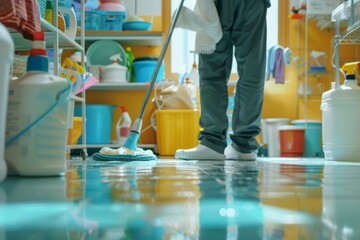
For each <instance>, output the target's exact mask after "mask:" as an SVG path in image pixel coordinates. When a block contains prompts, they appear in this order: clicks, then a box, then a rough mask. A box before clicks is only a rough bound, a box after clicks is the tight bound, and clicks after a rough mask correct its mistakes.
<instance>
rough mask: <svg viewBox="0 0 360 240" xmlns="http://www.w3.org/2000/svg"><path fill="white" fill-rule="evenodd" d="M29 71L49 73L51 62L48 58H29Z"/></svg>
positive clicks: (37, 56)
mask: <svg viewBox="0 0 360 240" xmlns="http://www.w3.org/2000/svg"><path fill="white" fill-rule="evenodd" d="M27 71H28V72H31V71H40V72H49V60H48V58H47V57H46V56H39V55H34V56H29V58H28V62H27Z"/></svg>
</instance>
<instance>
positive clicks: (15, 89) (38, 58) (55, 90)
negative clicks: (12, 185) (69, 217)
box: [5, 32, 71, 176]
mask: <svg viewBox="0 0 360 240" xmlns="http://www.w3.org/2000/svg"><path fill="white" fill-rule="evenodd" d="M36 35H38V36H37V37H38V41H40V40H42V41H44V39H45V36H44V33H43V32H40V33H36ZM34 45H37V46H38V44H34ZM48 66H49V63H48V58H47V56H46V49H36V48H33V49H31V51H30V56H29V58H28V63H27V71H28V73H27V75H25V76H24V77H22V78H19V79H16V80H12V81H11V82H10V88H9V98H8V112H7V125H6V149H5V159H6V162H7V164H8V167H9V172H10V173H12V174H17V175H21V176H54V175H60V174H62V173H64V172H65V170H66V161H65V159H66V145H67V132H68V119H69V118H68V114H69V99H70V91H71V83H70V81H69V80H66V79H64V78H61V77H58V76H53V75H50V74H49V73H48Z"/></svg>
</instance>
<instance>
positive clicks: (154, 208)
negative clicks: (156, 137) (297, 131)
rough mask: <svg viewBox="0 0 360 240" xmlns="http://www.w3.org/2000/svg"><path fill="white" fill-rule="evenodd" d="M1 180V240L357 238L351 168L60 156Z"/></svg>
mask: <svg viewBox="0 0 360 240" xmlns="http://www.w3.org/2000/svg"><path fill="white" fill-rule="evenodd" d="M67 169H68V171H67V173H66V174H65V175H64V176H63V177H59V178H19V177H9V178H8V179H6V181H4V182H3V183H0V240H5V239H124V240H125V239H126V240H129V239H145V240H146V239H155V240H156V239H169V240H170V239H171V240H173V239H176V240H178V239H179V240H180V239H206V240H208V239H210V240H211V239H228V240H233V239H269V240H272V239H316V240H317V239H360V230H359V229H360V224H359V222H360V213H358V211H355V209H357V208H358V205H359V203H360V191H358V186H359V184H360V164H359V163H335V162H325V161H324V160H323V159H284V158H279V159H272V158H262V159H259V160H258V161H256V162H237V161H225V162H222V161H177V160H173V159H167V160H166V159H164V160H160V161H151V162H120V163H119V162H95V161H91V160H88V161H85V162H83V161H75V160H72V161H69V164H68V168H67Z"/></svg>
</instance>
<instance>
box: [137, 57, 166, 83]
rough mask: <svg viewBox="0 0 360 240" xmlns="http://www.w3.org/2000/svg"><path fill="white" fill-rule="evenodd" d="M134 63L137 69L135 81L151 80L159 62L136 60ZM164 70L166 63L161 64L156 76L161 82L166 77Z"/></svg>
mask: <svg viewBox="0 0 360 240" xmlns="http://www.w3.org/2000/svg"><path fill="white" fill-rule="evenodd" d="M133 64H134V71H135V82H149V81H151V77H152V75H153V73H154V71H155V67H156V64H157V61H156V60H143V61H135V62H134V63H133ZM164 72H165V71H164V64H161V66H160V69H159V72H158V74H157V76H156V80H155V81H156V82H160V81H161V80H162V79H163V78H164Z"/></svg>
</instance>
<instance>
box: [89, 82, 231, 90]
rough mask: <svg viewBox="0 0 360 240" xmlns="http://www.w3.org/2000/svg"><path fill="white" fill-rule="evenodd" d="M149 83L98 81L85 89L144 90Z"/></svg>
mask: <svg viewBox="0 0 360 240" xmlns="http://www.w3.org/2000/svg"><path fill="white" fill-rule="evenodd" d="M236 82H237V81H229V82H228V86H236ZM148 87H149V83H148V82H146V83H104V82H100V83H97V84H95V85H94V86H92V87H90V88H89V89H87V91H96V90H110V91H111V90H146V89H147V88H148Z"/></svg>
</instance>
